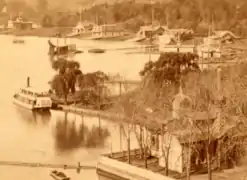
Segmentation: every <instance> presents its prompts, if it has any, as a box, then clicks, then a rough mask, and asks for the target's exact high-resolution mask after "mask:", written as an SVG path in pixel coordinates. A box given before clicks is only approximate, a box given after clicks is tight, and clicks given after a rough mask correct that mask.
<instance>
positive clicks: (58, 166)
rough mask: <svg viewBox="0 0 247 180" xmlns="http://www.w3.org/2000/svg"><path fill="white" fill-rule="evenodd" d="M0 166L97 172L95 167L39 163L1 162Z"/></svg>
mask: <svg viewBox="0 0 247 180" xmlns="http://www.w3.org/2000/svg"><path fill="white" fill-rule="evenodd" d="M0 166H21V167H36V168H37V167H39V168H56V169H75V170H81V169H87V170H95V169H96V167H95V166H88V165H80V164H79V163H78V165H68V164H46V163H38V162H21V161H1V160H0Z"/></svg>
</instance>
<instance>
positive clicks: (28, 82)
mask: <svg viewBox="0 0 247 180" xmlns="http://www.w3.org/2000/svg"><path fill="white" fill-rule="evenodd" d="M27 87H30V77H27Z"/></svg>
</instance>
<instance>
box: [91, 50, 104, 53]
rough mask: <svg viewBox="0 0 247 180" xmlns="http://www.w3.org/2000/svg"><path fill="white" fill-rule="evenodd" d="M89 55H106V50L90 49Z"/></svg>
mask: <svg viewBox="0 0 247 180" xmlns="http://www.w3.org/2000/svg"><path fill="white" fill-rule="evenodd" d="M88 52H89V53H105V49H90V50H88Z"/></svg>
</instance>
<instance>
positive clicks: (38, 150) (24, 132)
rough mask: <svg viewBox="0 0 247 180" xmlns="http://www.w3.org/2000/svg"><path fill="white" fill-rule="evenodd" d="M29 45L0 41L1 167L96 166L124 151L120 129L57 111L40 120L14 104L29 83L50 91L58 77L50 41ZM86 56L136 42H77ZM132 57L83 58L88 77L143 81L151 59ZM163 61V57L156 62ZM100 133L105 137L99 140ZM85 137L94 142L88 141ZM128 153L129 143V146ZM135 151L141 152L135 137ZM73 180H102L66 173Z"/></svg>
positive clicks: (43, 175)
mask: <svg viewBox="0 0 247 180" xmlns="http://www.w3.org/2000/svg"><path fill="white" fill-rule="evenodd" d="M24 39H25V40H26V44H25V45H21V44H13V43H12V40H13V37H11V36H0V41H1V44H2V45H1V52H0V67H1V75H0V82H1V94H0V116H1V120H0V132H1V133H0V142H1V143H0V161H1V160H4V161H25V162H39V163H51V164H60V163H62V164H74V165H75V164H77V162H80V163H81V164H82V165H96V163H97V160H98V158H99V155H100V154H101V153H107V152H110V151H117V150H119V148H120V142H119V139H120V137H119V125H118V124H116V123H113V122H109V121H105V120H101V122H100V130H101V131H99V128H98V126H99V121H98V119H97V118H89V117H80V116H76V115H73V114H65V113H63V112H58V111H51V113H50V114H46V115H41V114H34V113H32V112H30V111H27V110H25V109H21V108H19V107H16V106H15V105H13V104H12V96H13V94H14V92H15V91H16V90H18V88H20V87H23V86H24V85H25V83H26V77H27V76H30V79H31V85H32V86H35V87H42V88H48V83H47V82H48V81H49V80H50V79H51V77H52V76H53V74H54V71H53V70H52V69H51V66H50V62H49V59H48V56H47V53H48V44H47V39H46V38H36V37H25V38H24ZM71 41H73V43H76V44H77V46H78V47H79V48H80V49H81V50H85V51H87V49H88V48H93V47H94V48H105V49H116V48H124V47H133V46H136V45H134V44H132V43H130V42H122V43H119V42H118V43H117V42H113V43H109V42H108V43H106V42H93V41H82V40H81V41H79V40H71ZM125 52H126V51H114V50H112V51H110V50H109V51H107V52H106V53H105V54H88V53H87V52H85V53H83V54H80V55H77V56H76V57H74V58H75V60H78V61H79V62H80V64H81V69H82V71H83V72H85V73H86V72H92V71H96V70H101V71H104V72H106V73H120V74H122V75H123V76H125V77H126V78H127V79H138V78H139V75H138V72H139V71H140V70H141V68H142V67H143V65H144V63H145V62H146V61H148V56H147V55H140V54H125ZM154 58H157V57H154ZM99 133H100V134H99ZM85 136H88V137H90V138H89V140H85ZM123 146H124V147H126V143H125V144H124V145H123ZM131 147H133V148H135V147H137V143H136V140H135V137H134V135H132V141H131ZM49 173H50V169H46V168H27V167H13V166H9V167H7V166H0V179H1V180H13V179H17V178H18V179H27V180H29V179H36V180H49V179H52V178H51V177H50V176H49ZM65 173H66V174H68V176H70V177H72V179H73V180H77V179H78V180H79V179H88V180H96V179H97V176H96V173H95V170H82V171H81V172H80V173H79V174H77V173H76V171H75V170H73V171H72V170H71V171H68V170H66V171H65ZM34 176H35V177H34Z"/></svg>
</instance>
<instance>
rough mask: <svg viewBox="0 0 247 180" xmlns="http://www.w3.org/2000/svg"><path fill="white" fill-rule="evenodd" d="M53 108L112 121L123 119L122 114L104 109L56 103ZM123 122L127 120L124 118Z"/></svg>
mask: <svg viewBox="0 0 247 180" xmlns="http://www.w3.org/2000/svg"><path fill="white" fill-rule="evenodd" d="M54 110H56V111H62V112H67V113H72V114H76V115H81V116H88V117H99V118H102V119H105V120H109V121H112V122H120V121H121V120H124V119H125V118H124V116H123V115H122V114H118V113H114V112H110V111H104V110H95V109H89V108H83V107H78V106H75V105H58V108H57V109H54ZM123 122H127V121H126V120H124V121H123Z"/></svg>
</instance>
